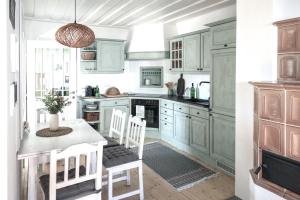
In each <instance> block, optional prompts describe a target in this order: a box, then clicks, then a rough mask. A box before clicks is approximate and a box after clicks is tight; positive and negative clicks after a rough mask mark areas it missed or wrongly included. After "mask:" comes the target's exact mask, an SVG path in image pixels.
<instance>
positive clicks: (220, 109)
mask: <svg viewBox="0 0 300 200" xmlns="http://www.w3.org/2000/svg"><path fill="white" fill-rule="evenodd" d="M235 60H236V51H235V48H228V49H221V50H214V51H212V70H211V101H210V102H211V109H212V110H213V112H215V113H220V114H224V115H229V116H234V115H235Z"/></svg>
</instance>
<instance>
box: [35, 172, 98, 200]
mask: <svg viewBox="0 0 300 200" xmlns="http://www.w3.org/2000/svg"><path fill="white" fill-rule="evenodd" d="M85 173H86V169H85V167H84V166H80V170H79V175H80V176H83V175H85ZM68 177H69V179H72V178H75V169H70V170H69V173H68ZM49 179H50V176H49V175H48V174H47V175H43V176H41V177H40V184H41V188H42V190H43V192H44V194H45V199H46V200H48V199H49ZM63 180H64V171H62V172H59V173H57V174H56V181H57V182H58V183H59V182H62V181H63ZM98 192H100V190H99V191H96V190H95V180H89V181H85V182H82V183H78V184H75V185H71V186H68V187H64V188H61V189H58V190H56V199H57V200H68V199H75V198H79V197H81V196H86V195H89V194H93V193H98Z"/></svg>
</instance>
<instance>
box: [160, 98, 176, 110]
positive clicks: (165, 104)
mask: <svg viewBox="0 0 300 200" xmlns="http://www.w3.org/2000/svg"><path fill="white" fill-rule="evenodd" d="M160 106H161V107H164V108H168V109H171V110H173V107H174V103H172V102H170V101H166V100H161V102H160Z"/></svg>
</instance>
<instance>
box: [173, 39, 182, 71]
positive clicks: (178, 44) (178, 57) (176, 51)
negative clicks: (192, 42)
mask: <svg viewBox="0 0 300 200" xmlns="http://www.w3.org/2000/svg"><path fill="white" fill-rule="evenodd" d="M170 57H171V68H170V70H171V71H180V72H181V71H183V38H177V39H173V40H171V41H170Z"/></svg>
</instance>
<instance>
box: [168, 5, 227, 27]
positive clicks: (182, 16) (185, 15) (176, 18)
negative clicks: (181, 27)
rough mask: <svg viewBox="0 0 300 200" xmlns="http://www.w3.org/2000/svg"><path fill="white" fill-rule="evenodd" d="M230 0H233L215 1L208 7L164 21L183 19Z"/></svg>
mask: <svg viewBox="0 0 300 200" xmlns="http://www.w3.org/2000/svg"><path fill="white" fill-rule="evenodd" d="M229 1H232V0H223V1H220V2H218V3H214V4H211V5H209V6H206V7H203V8H200V9H197V10H194V11H192V12H189V13H187V14H184V15H180V16H178V17H174V18H172V19H169V20H167V21H164V22H163V23H164V24H168V23H171V22H174V21H176V20H179V19H182V18H184V17H187V16H190V15H193V14H195V13H198V12H201V11H205V10H207V9H210V8H213V7H215V6H218V5H222V4H224V3H226V2H229Z"/></svg>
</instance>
